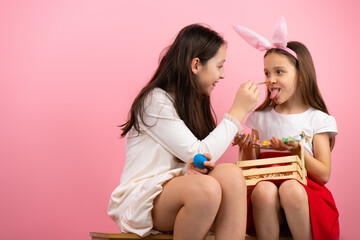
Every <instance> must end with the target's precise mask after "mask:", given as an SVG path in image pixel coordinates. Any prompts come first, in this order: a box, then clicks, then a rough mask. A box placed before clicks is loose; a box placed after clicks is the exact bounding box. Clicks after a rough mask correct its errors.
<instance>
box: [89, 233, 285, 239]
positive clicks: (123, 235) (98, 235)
mask: <svg viewBox="0 0 360 240" xmlns="http://www.w3.org/2000/svg"><path fill="white" fill-rule="evenodd" d="M90 237H91V239H92V240H116V239H121V240H132V239H145V240H147V239H153V240H155V239H171V240H172V239H173V236H172V235H171V234H158V235H149V236H147V237H144V238H141V237H139V236H138V235H136V234H132V233H100V232H90ZM291 239H292V238H283V237H280V238H279V240H291ZM205 240H215V237H214V236H213V235H208V236H206V238H205ZM245 240H256V237H254V236H246V237H245Z"/></svg>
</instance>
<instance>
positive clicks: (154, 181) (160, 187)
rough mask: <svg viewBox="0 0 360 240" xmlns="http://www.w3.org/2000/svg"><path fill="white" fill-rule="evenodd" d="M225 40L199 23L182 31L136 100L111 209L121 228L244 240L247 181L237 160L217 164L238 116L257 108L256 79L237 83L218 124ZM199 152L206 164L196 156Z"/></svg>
mask: <svg viewBox="0 0 360 240" xmlns="http://www.w3.org/2000/svg"><path fill="white" fill-rule="evenodd" d="M225 58H226V43H225V41H224V40H223V38H222V37H221V36H219V34H218V33H216V32H215V31H213V30H211V29H209V28H208V27H206V26H202V25H197V24H195V25H189V26H187V27H185V28H184V29H182V30H181V31H180V32H179V34H178V36H177V37H176V39H175V40H174V42H173V43H172V45H171V46H170V47H169V48H168V49H167V50H166V52H165V53H164V54H163V56H162V58H161V61H160V63H159V66H158V68H157V70H156V72H155V74H154V76H153V77H152V79H151V80H150V82H149V83H148V84H147V85H146V86H145V87H144V88H143V89H142V90H141V91H140V93H139V94H138V96H137V97H136V98H135V100H134V102H133V104H132V106H131V109H130V112H129V117H128V121H127V122H126V123H125V124H123V125H122V127H123V128H122V130H123V133H122V136H125V135H126V140H127V141H126V160H125V166H124V170H123V173H122V175H121V181H120V185H119V186H118V187H117V188H116V189H115V190H114V192H113V193H112V195H111V199H110V203H109V208H108V214H109V215H110V217H111V218H112V219H113V220H114V221H116V223H117V224H118V226H119V228H120V229H121V231H122V232H132V233H136V234H138V235H140V236H146V235H148V234H150V233H156V232H158V231H160V232H169V231H173V232H174V233H173V234H174V239H187V240H188V239H194V240H196V239H204V238H205V236H206V234H207V233H208V231H209V229H210V227H211V226H212V225H213V227H212V231H214V232H215V236H216V239H217V240H221V239H244V238H245V227H246V186H245V181H244V178H243V176H242V174H241V171H240V169H239V168H238V167H237V166H236V165H235V164H220V165H218V166H215V165H214V162H215V161H216V160H218V159H219V157H220V156H221V155H222V154H223V153H224V152H225V150H226V149H227V147H228V145H229V144H230V143H231V141H232V139H233V137H234V135H235V134H236V133H237V132H238V131H239V130H240V129H242V127H241V124H240V122H241V121H242V120H243V119H244V117H245V116H246V115H247V114H248V113H249V112H250V111H251V110H252V109H253V108H254V107H255V106H256V104H257V102H258V99H259V90H258V88H257V87H256V84H254V83H252V82H247V83H246V84H242V85H240V87H239V89H238V91H237V94H236V96H235V100H234V102H233V104H232V107H231V108H230V110H229V112H228V113H226V114H225V116H224V118H223V119H222V121H221V122H220V123H219V125H217V126H216V122H215V119H214V115H213V112H212V107H211V104H210V94H211V92H212V90H213V89H214V87H215V86H216V84H217V83H218V82H219V80H220V79H223V78H224V62H225ZM198 153H204V155H205V157H206V158H207V159H208V160H211V161H207V162H205V163H204V165H205V166H206V168H204V169H199V168H196V167H195V165H194V163H193V157H194V156H195V155H196V154H198Z"/></svg>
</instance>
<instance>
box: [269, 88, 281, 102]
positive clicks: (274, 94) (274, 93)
mask: <svg viewBox="0 0 360 240" xmlns="http://www.w3.org/2000/svg"><path fill="white" fill-rule="evenodd" d="M270 93H271V94H270V99H271V100H272V99H274V98H277V97H278V95H279V93H280V88H272V89H270Z"/></svg>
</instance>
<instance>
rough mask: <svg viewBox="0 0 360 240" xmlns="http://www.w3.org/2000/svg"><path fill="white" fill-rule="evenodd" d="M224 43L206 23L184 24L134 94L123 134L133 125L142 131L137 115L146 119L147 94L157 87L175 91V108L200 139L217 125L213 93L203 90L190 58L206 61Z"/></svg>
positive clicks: (123, 127) (203, 63)
mask: <svg viewBox="0 0 360 240" xmlns="http://www.w3.org/2000/svg"><path fill="white" fill-rule="evenodd" d="M223 44H225V41H224V39H223V38H222V37H221V36H220V35H219V34H218V33H217V32H215V31H213V30H211V29H210V28H209V27H207V26H203V25H199V24H192V25H189V26H186V27H184V28H183V29H182V30H181V31H180V32H179V33H178V35H177V37H176V38H175V40H174V42H173V43H172V44H171V45H170V46H169V47H168V48H166V49H164V51H163V52H162V54H161V55H160V61H159V62H160V63H159V66H158V68H157V70H156V71H155V73H154V75H153V77H152V78H151V80H150V81H149V82H148V83H147V85H146V86H145V87H144V88H143V89H142V90H141V91H140V93H139V94H138V95H137V97H136V98H135V100H134V102H133V104H132V106H131V109H130V111H129V114H128V119H127V122H126V123H124V124H122V125H120V127H122V131H123V132H122V134H121V137H124V136H125V135H126V133H127V132H129V131H130V129H131V128H132V127H134V128H135V129H136V130H137V131H138V132H140V127H139V118H137V116H139V117H140V120H141V121H142V122H143V123H144V121H143V114H144V101H145V98H146V96H147V95H148V94H149V92H150V91H151V90H153V89H154V88H161V89H163V90H164V91H166V92H169V93H172V94H173V96H174V106H175V109H176V111H177V113H178V115H179V117H180V118H181V119H182V120H183V121H184V123H185V124H186V126H187V127H188V128H189V129H190V130H191V132H192V133H193V134H194V135H195V136H196V137H197V138H198V139H204V138H205V137H206V136H207V135H208V134H209V133H210V132H211V131H212V130H213V129H214V128H215V127H216V118H215V117H214V113H213V112H214V111H213V108H212V106H211V103H210V97H209V96H206V95H204V94H203V93H201V91H200V89H199V87H198V85H197V81H196V78H195V75H194V74H193V73H192V71H191V61H192V59H194V58H199V59H200V62H201V64H202V65H205V64H206V63H207V61H208V60H209V59H210V58H212V57H213V56H215V54H216V53H217V51H218V50H219V48H220V47H221V46H222V45H223ZM144 124H145V123H144Z"/></svg>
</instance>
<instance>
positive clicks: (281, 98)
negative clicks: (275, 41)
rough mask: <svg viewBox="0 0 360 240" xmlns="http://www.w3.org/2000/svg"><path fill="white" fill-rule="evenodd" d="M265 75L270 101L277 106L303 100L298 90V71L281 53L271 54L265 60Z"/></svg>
mask: <svg viewBox="0 0 360 240" xmlns="http://www.w3.org/2000/svg"><path fill="white" fill-rule="evenodd" d="M264 73H265V78H266V81H269V83H267V84H266V85H267V88H268V90H269V91H270V93H271V94H270V99H272V100H273V101H274V102H275V103H276V104H278V105H280V104H284V103H286V104H292V103H293V101H297V99H298V97H300V99H301V95H300V91H299V90H298V88H297V80H298V75H297V70H296V67H295V66H294V65H293V64H292V63H291V62H290V61H289V59H288V58H287V57H286V56H285V55H283V54H279V53H270V54H269V55H267V56H266V57H265V59H264Z"/></svg>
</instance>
